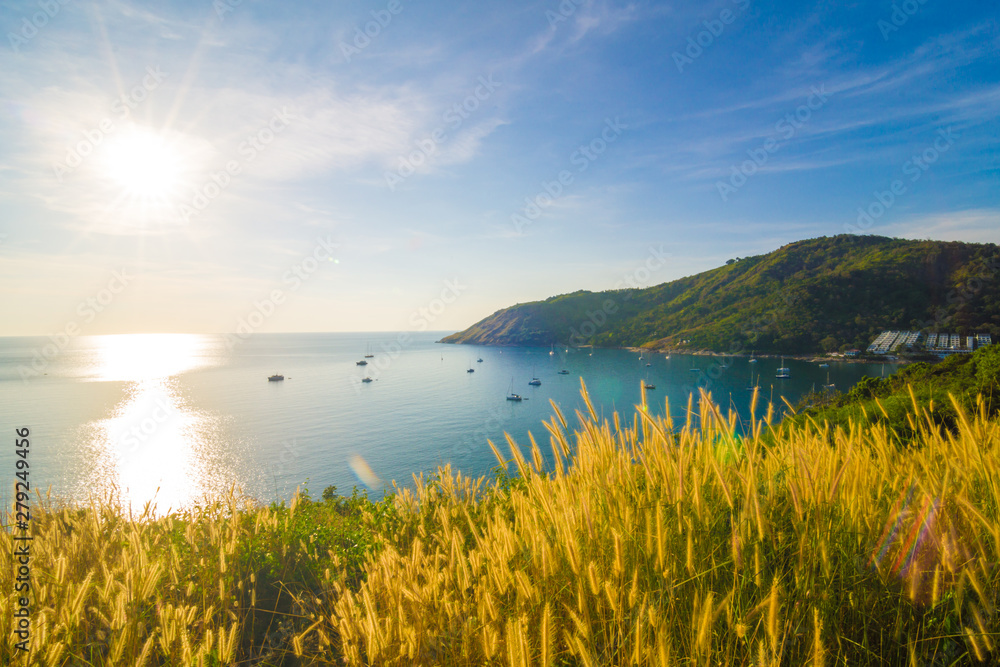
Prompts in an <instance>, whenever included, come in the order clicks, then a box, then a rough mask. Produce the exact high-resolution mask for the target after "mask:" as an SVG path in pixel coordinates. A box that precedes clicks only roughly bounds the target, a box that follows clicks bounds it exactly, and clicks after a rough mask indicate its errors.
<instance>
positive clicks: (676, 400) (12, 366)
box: [0, 332, 894, 512]
mask: <svg viewBox="0 0 1000 667" xmlns="http://www.w3.org/2000/svg"><path fill="white" fill-rule="evenodd" d="M447 333H449V332H422V333H402V334H400V333H385V332H379V333H327V334H255V335H252V336H250V337H248V338H247V339H246V340H241V339H238V338H234V337H228V338H227V337H225V336H222V335H194V334H135V335H117V336H81V337H78V338H74V339H71V340H69V341H68V342H66V343H65V345H64V346H63V347H59V346H58V345H57V342H58V341H57V342H53V341H51V340H50V339H48V338H0V426H2V427H3V429H4V430H5V431H6V432H7V433H8V435H9V436H10V439H9V440H8V442H9V443H10V445H9V446H8V447H4V448H2V449H0V472H2V474H3V475H4V476H6V477H8V480H9V483H5V484H4V485H3V489H4V492H3V495H4V498H3V500H4V502H8V500H9V497H10V496H9V492H10V490H11V489H12V487H13V481H15V479H14V472H15V465H16V462H15V461H16V458H17V455H16V454H15V448H14V446H13V443H14V438H13V436H14V431H15V429H17V428H23V427H28V428H29V429H30V433H31V435H30V438H29V440H30V448H29V449H30V451H29V454H28V461H29V463H30V480H31V482H32V487H33V488H35V489H42V490H45V489H51V491H52V493H53V495H55V496H56V497H58V498H60V499H64V500H67V501H75V502H83V501H86V500H87V499H88V498H91V497H95V496H101V495H104V494H107V493H109V492H112V491H116V492H117V493H118V494H119V495H120V497H121V498H123V499H125V500H127V501H128V502H129V503H130V504H131V505H133V506H134V507H141V506H142V505H144V504H145V503H146V502H153V503H154V504H155V505H156V506H157V508H158V510H159V511H160V512H165V511H168V510H169V509H171V508H180V507H185V506H188V505H191V504H192V503H196V502H198V501H199V500H200V499H202V498H203V497H205V496H206V495H207V496H211V495H217V494H220V493H225V492H226V491H227V490H228V489H229V488H231V487H233V486H235V487H237V488H238V489H241V490H242V491H243V492H245V493H247V494H249V495H251V496H252V497H254V498H256V499H258V500H260V501H261V502H268V501H272V500H279V499H287V498H289V497H290V496H291V494H292V493H293V492H294V490H295V489H296V488H297V487H300V486H304V487H306V488H308V489H309V490H310V492H311V493H312V494H313V495H314V496H318V495H319V494H320V493H321V492H322V490H323V489H324V488H326V487H327V486H329V485H336V486H337V487H338V490H339V491H340V492H341V493H345V492H348V493H349V492H350V490H351V488H352V487H354V486H358V487H360V488H363V489H368V490H369V491H371V492H372V493H373V494H374V495H376V496H377V495H379V494H381V493H382V492H383V491H384V489H386V488H387V487H388V485H389V484H390V483H391V482H392V481H393V480H395V481H396V482H397V483H398V484H399V485H401V486H408V485H409V486H412V484H413V481H412V476H413V474H414V473H420V472H425V473H427V472H432V471H434V470H436V468H437V467H438V466H441V465H445V464H450V465H451V466H452V468H453V469H457V470H461V471H462V472H463V474H467V475H470V476H479V475H483V474H488V473H489V472H490V470H491V468H493V467H494V466H495V465H496V464H497V461H496V458H495V456H494V454H493V452H492V451H491V449H490V447H489V445H488V444H487V440H488V439H489V440H492V441H493V442H494V443H496V444H497V445H498V447H499V448H500V450H501V451H502V452H504V453H508V452H509V449H508V447H507V445H506V444H505V443H504V434H505V433H509V434H510V435H511V437H513V438H514V439H515V440H516V441H517V442H518V443H519V444H520V445H521V446H522V448H523V450H524V451H525V452H527V451H528V449H529V448H530V444H529V438H528V434H529V432H531V433H532V434H534V435H535V437H536V439H537V440H538V442H539V444H540V446H541V449H542V451H543V452H548V451H550V448H549V445H548V433H547V432H546V431H545V428H544V427H543V426H542V422H543V421H546V420H549V419H551V417H552V415H553V413H554V412H553V407H552V405H551V403H550V401H552V402H554V403H555V404H556V405H557V406H558V407H559V408H560V409H561V410H562V411H563V414H564V415H565V417H566V419H567V421H568V422H569V428H570V430H572V429H573V428H574V427H575V426H576V424H577V423H578V422H577V420H576V417H575V416H574V414H575V412H576V411H577V410H585V406H584V403H583V401H582V399H581V396H580V386H581V378H582V380H583V381H584V382H585V383H586V386H587V389H588V391H589V394H590V397H591V400H592V401H593V403H594V406H595V409H596V410H597V412H598V414H599V415H602V416H603V417H605V418H609V419H610V418H611V416H612V414H613V413H614V412H615V411H618V412H620V413H622V414H623V415H624V416H626V417H627V418H628V419H629V420H631V418H632V414H633V412H634V407H635V406H636V405H637V404H638V403H639V402H640V400H641V389H640V383H641V382H645V383H648V384H651V385H655V389H650V390H648V391H647V394H648V402H649V410H650V411H651V413H653V414H657V415H664V414H666V411H667V409H668V407H667V403H668V402H669V411H670V414H671V417H672V418H673V419H674V421H675V423H676V424H677V425H678V426H680V425H682V424H683V422H684V420H685V419H686V417H687V405H688V396H689V395H690V394H691V392H692V391H693V390H694V391H697V389H698V388H699V387H701V388H705V389H706V390H707V391H710V392H711V394H712V396H713V399H714V400H715V401H716V402H718V403H719V404H720V405H721V406H722V408H723V409H724V410H727V409H732V410H735V411H736V412H737V413H738V414H739V415H740V417H741V419H744V420H746V419H749V416H750V396H751V393H752V392H750V391H748V390H747V386H748V384H749V383H750V378H751V371H752V372H753V374H754V377H755V380H754V381H755V383H758V384H759V385H760V399H761V400H760V401H759V404H758V406H757V413H756V416H757V417H758V418H759V417H762V416H763V415H764V414H765V412H766V409H767V404H768V401H770V400H773V401H774V402H775V403H776V404H777V406H782V405H783V404H782V402H781V400H780V397H781V396H784V397H786V398H787V399H788V400H789V401H790V402H792V403H793V404H794V403H795V402H796V401H797V400H798V399H799V397H800V396H801V395H802V394H803V393H805V392H807V391H810V390H812V389H818V388H821V387H822V385H824V384H826V382H827V372H829V378H830V380H831V381H832V382H833V383H834V384H836V386H837V388H838V389H840V390H846V389H848V388H849V387H851V386H853V384H855V383H856V382H857V381H858V380H859V379H860V378H861V377H862V376H863V375H865V374H868V375H880V374H882V373H883V372H884V373H890V372H892V370H893V369H894V367H893V366H890V365H886V366H885V367H884V369H883V367H882V365H881V364H879V365H874V364H859V363H846V362H840V363H838V362H831V364H830V368H829V369H828V370H827V369H822V368H819V367H818V366H817V364H815V363H811V362H805V361H797V360H791V359H789V360H786V361H785V365H786V366H788V367H789V368H790V369H791V376H792V377H791V378H790V379H787V380H778V379H776V378H775V372H776V370H777V368H778V366H779V365H780V360H779V359H777V358H760V359H759V360H758V362H757V363H755V364H750V363H749V359H748V358H746V357H731V358H726V357H708V356H694V355H677V354H674V355H670V356H669V357H668V356H666V355H664V354H662V353H661V354H650V353H645V354H644V355H643V358H642V359H641V360H640V358H639V357H640V355H639V353H637V352H635V351H629V350H619V349H614V350H612V349H596V350H590V349H587V348H581V349H568V348H565V347H562V348H558V349H556V348H532V347H485V346H466V345H460V346H455V345H442V344H438V343H436V342H435V341H437V340H439V339H440V338H441V337H443V336H444V335H446V334H447ZM368 350H371V352H372V353H373V354H374V356H373V357H372V358H369V359H367V361H368V364H367V365H366V366H358V365H357V364H356V362H357V361H359V360H361V359H362V358H363V355H364V354H365V352H366V351H368ZM550 352H551V354H550ZM480 358H481V359H482V361H481V362H479V361H477V360H478V359H480ZM647 364H649V365H648V366H647ZM470 368H471V369H473V370H474V371H475V372H473V373H469V372H467V371H468V369H470ZM560 370H566V371H568V373H567V374H559V371H560ZM272 374H283V375H284V376H285V380H284V381H280V382H269V381H268V376H269V375H272ZM365 376H370V377H371V378H372V382H370V383H362V382H361V379H362V378H363V377H365ZM532 377H538V378H539V379H540V380H541V386H537V387H534V386H529V385H528V381H529V380H530V379H531V378H532ZM512 386H513V391H514V392H516V393H517V394H520V395H521V396H522V397H523V400H521V401H509V400H507V399H506V396H507V394H508V391H510V389H511V387H512ZM695 408H696V409H697V400H696V401H695ZM776 409H778V412H779V414H780V408H776Z"/></svg>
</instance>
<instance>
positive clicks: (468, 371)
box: [465, 368, 476, 373]
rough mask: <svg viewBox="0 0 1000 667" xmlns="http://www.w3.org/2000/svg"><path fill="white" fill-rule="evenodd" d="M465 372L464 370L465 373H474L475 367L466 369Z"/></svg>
mask: <svg viewBox="0 0 1000 667" xmlns="http://www.w3.org/2000/svg"><path fill="white" fill-rule="evenodd" d="M465 372H466V373H475V372H476V369H475V368H470V369H469V370H467V371H465Z"/></svg>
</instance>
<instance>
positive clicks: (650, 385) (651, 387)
mask: <svg viewBox="0 0 1000 667" xmlns="http://www.w3.org/2000/svg"><path fill="white" fill-rule="evenodd" d="M642 386H644V387H645V388H646V389H656V385H655V384H649V383H644V384H643V385H642Z"/></svg>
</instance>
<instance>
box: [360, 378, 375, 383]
mask: <svg viewBox="0 0 1000 667" xmlns="http://www.w3.org/2000/svg"><path fill="white" fill-rule="evenodd" d="M361 381H362V382H371V381H372V379H371V378H370V377H363V378H361Z"/></svg>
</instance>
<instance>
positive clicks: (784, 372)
mask: <svg viewBox="0 0 1000 667" xmlns="http://www.w3.org/2000/svg"><path fill="white" fill-rule="evenodd" d="M774 377H776V378H778V379H781V380H787V379H788V378H790V377H792V370H791V369H790V368H788V367H787V366H785V358H784V357H782V358H781V367H780V368H778V372H777V373H775V375H774Z"/></svg>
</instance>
